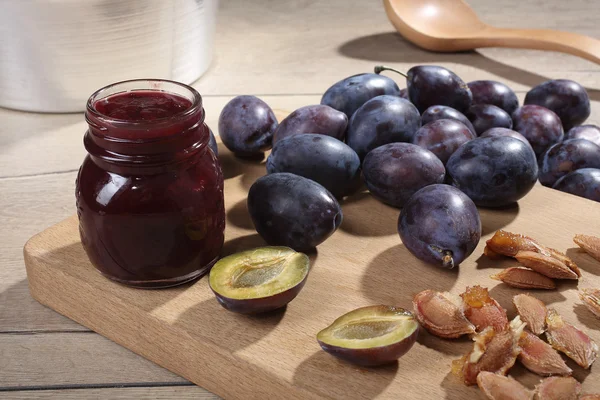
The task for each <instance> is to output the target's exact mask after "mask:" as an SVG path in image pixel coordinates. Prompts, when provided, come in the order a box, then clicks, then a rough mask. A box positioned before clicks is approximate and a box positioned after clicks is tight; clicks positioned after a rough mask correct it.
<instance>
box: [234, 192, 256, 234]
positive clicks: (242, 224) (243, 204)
mask: <svg viewBox="0 0 600 400" xmlns="http://www.w3.org/2000/svg"><path fill="white" fill-rule="evenodd" d="M227 223H228V224H231V225H234V226H237V227H238V228H242V229H250V230H254V223H253V222H252V218H250V214H249V213H248V203H247V199H246V198H244V199H242V200H240V201H238V202H237V203H235V204H234V205H233V207H231V208H230V209H229V210H227Z"/></svg>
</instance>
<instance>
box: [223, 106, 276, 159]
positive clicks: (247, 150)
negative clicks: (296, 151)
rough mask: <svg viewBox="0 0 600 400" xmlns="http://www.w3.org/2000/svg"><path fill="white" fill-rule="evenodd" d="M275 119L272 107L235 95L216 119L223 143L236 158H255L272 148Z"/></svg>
mask: <svg viewBox="0 0 600 400" xmlns="http://www.w3.org/2000/svg"><path fill="white" fill-rule="evenodd" d="M275 129H277V118H276V117H275V114H274V113H273V110H271V107H269V106H268V105H267V103H265V102H264V101H262V100H261V99H259V98H258V97H255V96H237V97H235V98H233V99H232V100H231V101H230V102H229V103H227V104H226V105H225V107H224V108H223V111H221V115H220V116H219V135H220V136H221V140H222V141H223V144H224V145H225V146H226V147H227V148H228V149H229V150H231V151H232V152H233V153H234V154H236V155H239V156H256V155H261V154H263V153H264V152H265V151H266V150H269V149H270V148H271V142H272V140H273V133H274V132H275Z"/></svg>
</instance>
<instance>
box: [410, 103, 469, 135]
mask: <svg viewBox="0 0 600 400" xmlns="http://www.w3.org/2000/svg"><path fill="white" fill-rule="evenodd" d="M438 119H454V120H456V121H458V122H462V123H463V124H465V125H466V126H467V128H469V130H470V131H471V132H473V135H477V132H475V127H474V126H473V124H472V123H471V121H469V118H467V117H466V116H465V114H463V113H461V112H460V111H458V110H455V109H454V108H452V107H448V106H431V107H429V108H428V109H427V110H425V111H424V112H423V114H421V125H425V124H428V123H430V122H433V121H436V120H438Z"/></svg>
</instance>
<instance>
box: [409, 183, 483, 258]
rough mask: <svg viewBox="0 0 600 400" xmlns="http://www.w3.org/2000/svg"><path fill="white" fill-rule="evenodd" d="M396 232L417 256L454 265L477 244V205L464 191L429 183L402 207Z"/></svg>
mask: <svg viewBox="0 0 600 400" xmlns="http://www.w3.org/2000/svg"><path fill="white" fill-rule="evenodd" d="M398 233H399V234H400V238H401V239H402V243H403V244H404V245H405V246H406V248H407V249H408V250H409V251H410V252H411V253H412V254H414V255H415V256H416V257H417V258H419V259H421V260H423V261H425V262H428V263H431V264H434V265H437V266H439V267H444V268H454V267H455V266H457V265H459V264H460V263H461V262H462V261H463V260H464V259H466V258H467V257H468V256H469V255H471V253H473V250H475V247H477V244H478V243H479V239H480V238H481V220H480V218H479V212H478V211H477V207H475V204H474V203H473V201H472V200H471V199H469V197H467V195H465V194H464V193H463V192H461V191H460V190H458V189H456V188H455V187H452V186H449V185H442V184H437V185H430V186H427V187H424V188H423V189H421V190H419V191H418V192H416V193H415V194H414V195H413V196H412V197H411V198H410V199H409V200H408V202H407V203H406V204H405V206H404V208H402V211H401V213H400V217H399V219H398Z"/></svg>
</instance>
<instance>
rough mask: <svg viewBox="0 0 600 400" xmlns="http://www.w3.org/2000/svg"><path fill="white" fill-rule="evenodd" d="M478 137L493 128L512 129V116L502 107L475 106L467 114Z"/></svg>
mask: <svg viewBox="0 0 600 400" xmlns="http://www.w3.org/2000/svg"><path fill="white" fill-rule="evenodd" d="M467 116H468V117H469V120H471V122H472V123H473V126H474V127H475V132H476V133H477V135H481V134H482V133H483V132H485V131H487V130H489V129H492V128H509V129H510V128H512V125H513V121H512V118H511V117H510V115H508V114H507V113H506V111H504V110H503V109H501V108H500V107H496V106H494V105H491V104H474V105H472V106H471V108H469V111H468V112H467Z"/></svg>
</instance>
